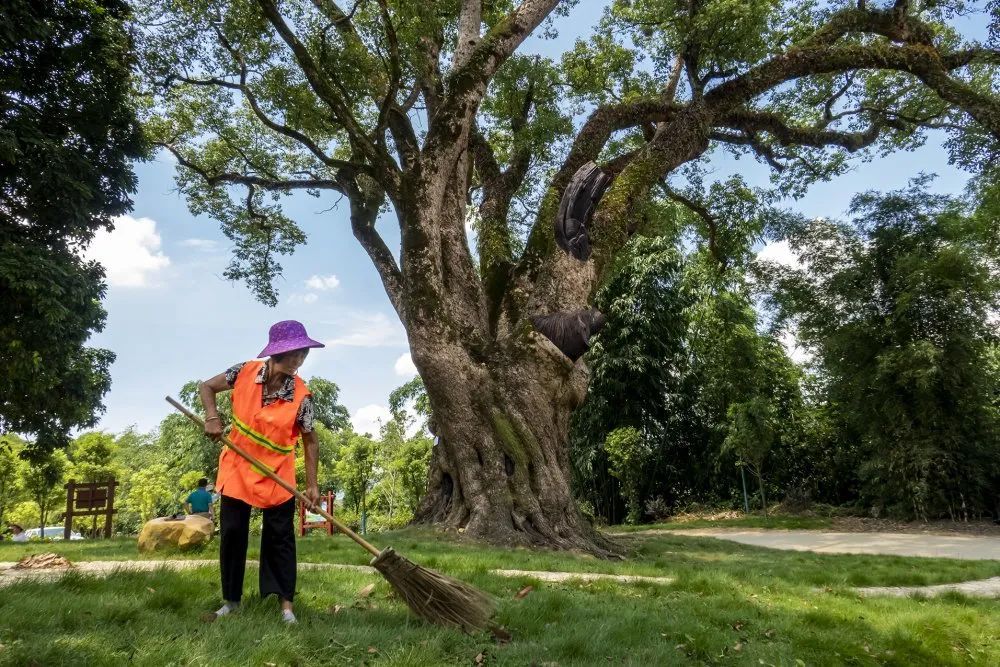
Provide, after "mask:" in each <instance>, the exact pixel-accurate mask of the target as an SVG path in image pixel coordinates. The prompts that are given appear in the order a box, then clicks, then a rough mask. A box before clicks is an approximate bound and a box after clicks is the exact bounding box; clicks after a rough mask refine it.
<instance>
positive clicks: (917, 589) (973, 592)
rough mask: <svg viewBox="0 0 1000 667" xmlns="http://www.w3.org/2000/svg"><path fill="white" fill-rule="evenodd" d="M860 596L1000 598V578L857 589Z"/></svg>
mask: <svg viewBox="0 0 1000 667" xmlns="http://www.w3.org/2000/svg"><path fill="white" fill-rule="evenodd" d="M854 590H855V591H856V592H857V593H858V594H859V595H862V596H864V597H876V596H880V595H884V596H889V597H894V598H905V597H910V596H911V595H925V596H927V597H935V596H937V595H941V594H942V593H961V594H962V595H969V596H972V597H980V598H995V597H1000V577H991V578H990V579H980V580H979V581H963V582H962V583H960V584H938V585H936V586H873V587H871V588H855V589H854Z"/></svg>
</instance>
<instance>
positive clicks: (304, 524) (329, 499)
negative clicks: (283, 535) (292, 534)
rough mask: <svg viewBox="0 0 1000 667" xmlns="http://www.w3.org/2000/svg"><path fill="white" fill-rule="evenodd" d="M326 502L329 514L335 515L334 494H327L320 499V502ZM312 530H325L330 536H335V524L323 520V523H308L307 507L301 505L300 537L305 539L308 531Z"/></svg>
mask: <svg viewBox="0 0 1000 667" xmlns="http://www.w3.org/2000/svg"><path fill="white" fill-rule="evenodd" d="M324 501H325V502H326V507H327V510H326V511H327V512H329V513H330V514H334V507H333V501H334V495H333V493H325V494H323V495H321V496H320V497H319V502H320V503H323V502H324ZM310 528H325V529H326V532H327V533H328V534H329V535H333V532H334V528H333V524H332V523H330V522H329V521H327V520H326V519H323V520H322V521H306V506H305V505H304V504H303V503H299V537H305V534H306V531H308V530H309V529H310Z"/></svg>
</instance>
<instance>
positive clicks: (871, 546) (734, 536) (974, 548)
mask: <svg viewBox="0 0 1000 667" xmlns="http://www.w3.org/2000/svg"><path fill="white" fill-rule="evenodd" d="M664 533H665V534H671V535H690V536H693V537H714V538H717V539H720V540H731V541H733V542H739V543H740V544H750V545H753V546H757V547H768V548H770V549H788V550H791V551H812V552H815V553H821V554H876V555H884V556H924V557H929V558H958V559H961V560H1000V537H992V536H982V535H935V534H924V533H830V532H826V531H818V530H754V529H745V530H744V529H726V528H692V529H689V530H670V531H664Z"/></svg>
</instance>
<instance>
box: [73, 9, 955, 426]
mask: <svg viewBox="0 0 1000 667" xmlns="http://www.w3.org/2000/svg"><path fill="white" fill-rule="evenodd" d="M603 5H604V3H602V2H592V1H589V0H588V1H585V2H582V3H580V4H579V5H578V7H577V8H576V9H574V10H573V13H572V16H571V17H569V18H568V19H560V20H559V21H558V22H557V24H556V27H557V29H558V30H559V33H560V36H559V38H558V39H556V40H552V41H543V40H541V39H535V38H533V39H532V40H530V41H529V43H528V44H527V45H526V46H527V48H526V49H525V50H526V51H529V52H536V53H540V54H543V55H547V56H552V57H557V56H558V54H559V53H561V52H563V51H565V50H567V49H568V48H570V47H571V46H572V43H573V40H574V39H576V38H577V37H581V36H586V35H588V34H590V33H591V32H592V29H593V26H594V25H595V24H596V23H597V20H598V18H599V16H600V12H601V10H602V7H603ZM715 167H716V168H717V175H718V176H719V177H720V178H723V177H725V176H726V175H728V174H730V173H734V172H738V173H742V174H743V176H744V177H745V178H746V179H747V180H748V181H749V182H750V183H752V184H756V185H762V186H766V185H767V183H768V170H767V169H765V168H764V167H762V166H760V165H758V164H757V163H756V162H754V161H753V160H751V159H747V158H744V159H743V160H740V161H738V162H737V161H733V160H732V159H730V158H726V157H721V158H719V159H717V160H716V161H715ZM920 171H929V172H936V173H938V174H939V179H938V180H937V182H936V184H935V187H936V189H938V190H940V191H944V192H956V193H957V192H959V191H961V189H962V187H963V186H964V184H965V180H966V178H967V175H965V174H963V173H961V172H959V171H957V170H956V169H954V168H953V167H950V166H949V165H948V164H947V156H946V155H945V153H944V151H943V150H942V149H941V147H940V145H939V144H938V143H937V142H936V141H934V140H932V141H930V142H928V145H927V146H925V147H924V148H922V149H920V150H918V151H916V152H914V153H908V154H897V155H894V156H890V157H889V158H885V159H881V160H876V161H875V162H873V163H870V164H859V165H857V166H856V168H855V169H854V170H853V171H852V172H851V173H849V174H847V175H845V176H843V177H841V178H838V179H837V180H835V181H833V182H830V183H824V184H820V185H817V186H815V187H814V188H813V189H812V190H811V192H810V193H809V194H808V195H807V196H806V197H805V198H804V199H802V200H800V201H797V202H788V205H789V206H791V207H793V208H796V209H798V210H801V211H802V212H803V213H805V214H807V215H810V216H826V217H837V216H842V215H843V214H844V210H845V209H846V207H847V204H848V202H849V200H850V197H851V195H852V194H853V193H855V192H858V191H861V190H867V189H873V188H874V189H880V190H889V189H894V188H899V187H902V186H904V185H905V184H906V182H907V180H908V179H910V178H912V177H913V176H915V175H916V174H917V173H919V172H920ZM136 172H137V174H138V177H139V189H138V192H137V194H136V196H135V208H134V210H133V212H132V214H131V215H130V216H127V217H125V218H124V219H122V220H120V221H119V223H118V225H117V227H116V230H115V231H114V232H112V233H111V234H106V235H102V236H100V237H99V238H98V239H97V240H96V241H95V243H94V245H93V246H92V248H91V250H90V253H91V256H94V257H96V258H98V259H99V260H101V262H102V263H104V264H105V266H106V267H107V269H108V282H109V289H108V296H107V299H106V301H105V307H106V308H107V311H108V321H107V327H106V328H105V330H104V331H103V332H102V333H100V334H98V335H96V336H95V337H94V338H93V339H92V341H91V343H92V344H93V345H96V346H100V347H106V348H108V349H111V350H113V351H114V352H115V353H116V354H117V360H116V361H115V363H114V365H113V366H112V369H111V374H112V388H111V391H110V392H109V394H108V395H107V396H106V398H105V404H106V406H107V412H106V414H105V415H104V416H103V418H102V419H101V421H100V424H99V428H102V429H105V430H109V431H114V432H118V431H121V430H123V429H125V428H127V427H129V426H131V425H134V426H136V427H137V428H139V429H140V430H143V431H147V430H151V429H153V428H155V427H156V425H157V424H158V423H159V421H160V420H161V419H162V418H163V417H164V416H165V415H166V414H167V409H168V407H169V406H167V404H166V403H165V402H164V401H163V397H164V396H165V395H167V394H176V393H177V391H178V390H179V389H180V387H181V385H183V384H184V383H185V382H186V381H188V380H193V379H204V378H207V377H209V376H211V375H214V374H215V373H219V372H221V371H223V370H225V368H226V367H227V366H229V365H230V364H233V363H236V362H240V361H245V360H247V359H251V358H253V357H254V356H255V355H256V354H257V353H258V352H259V351H260V350H261V349H262V348H263V347H264V345H265V344H266V342H267V329H268V327H269V326H270V325H271V324H272V323H273V322H276V321H278V320H283V319H297V320H300V321H302V322H303V323H304V324H305V325H306V328H307V329H308V331H309V334H310V335H311V336H312V337H313V338H316V339H318V340H321V341H324V342H326V343H327V347H326V348H325V349H321V350H314V351H313V353H312V354H311V355H310V357H309V358H308V359H307V361H306V363H305V365H304V366H303V368H302V370H301V371H300V373H301V375H302V376H303V377H305V378H307V379H308V378H309V377H312V376H322V377H325V378H328V379H330V380H333V381H334V382H336V383H337V384H338V385H340V388H341V399H342V402H343V403H344V404H345V405H346V406H347V408H348V409H349V410H350V412H351V414H352V416H353V419H354V422H355V426H356V428H359V429H360V430H369V431H373V432H374V431H375V430H376V429H377V426H376V423H377V420H378V419H379V418H384V417H385V416H386V415H387V413H388V410H387V408H386V407H385V406H386V405H387V403H388V394H389V392H390V391H392V389H394V388H395V387H397V386H399V385H401V384H403V383H404V382H406V381H407V380H409V379H410V378H411V377H413V373H414V371H413V367H412V363H410V362H409V360H408V357H407V354H408V350H407V344H406V335H405V332H404V331H403V328H402V326H401V325H400V324H399V322H398V320H397V319H396V316H395V313H394V312H393V310H392V307H391V306H390V305H389V301H388V299H387V298H386V296H385V293H384V291H383V290H382V286H381V283H380V282H379V280H378V276H377V275H376V273H375V270H374V269H373V268H372V266H371V264H370V262H369V260H368V257H367V255H366V254H365V253H364V251H363V250H362V249H361V247H360V245H359V244H358V243H357V242H356V241H355V239H354V237H353V236H352V235H351V231H350V224H349V221H348V218H347V211H346V207H345V206H340V207H337V208H334V204H335V203H336V198H335V197H333V196H326V197H322V198H319V199H315V198H312V197H308V196H305V195H301V196H296V197H292V198H289V199H286V200H285V202H286V209H285V210H286V212H287V213H288V215H289V216H290V217H291V218H292V219H294V220H296V221H297V222H298V223H299V225H300V226H301V227H302V229H303V230H305V231H306V233H307V234H308V243H307V244H306V245H305V246H302V247H300V248H299V250H298V251H297V252H296V253H295V254H294V255H293V256H291V257H287V258H284V261H283V262H282V263H283V265H284V267H285V271H284V277H283V279H282V280H281V281H280V283H279V288H280V291H281V296H280V301H279V304H278V306H277V307H275V308H269V307H266V306H263V305H261V304H260V303H258V302H256V301H255V300H254V299H253V297H252V296H251V295H250V293H249V291H248V290H247V289H246V287H245V286H244V285H243V284H240V283H230V282H229V281H226V280H225V279H223V278H222V272H223V270H224V268H225V266H226V264H227V263H228V259H229V242H228V240H227V239H226V238H225V237H224V236H223V235H222V234H221V233H220V231H219V227H218V224H217V223H215V222H214V221H213V220H211V219H209V218H206V217H195V216H193V215H192V214H191V213H190V212H188V210H187V207H186V204H185V202H184V199H183V197H181V195H180V194H179V193H178V192H177V191H176V188H175V185H174V181H173V178H174V172H175V167H174V164H173V162H172V160H170V159H169V158H168V157H167V156H165V155H160V156H158V158H157V159H156V160H155V161H153V162H148V163H143V164H139V165H137V167H136ZM379 229H380V231H381V232H382V234H383V235H384V237H385V238H386V242H387V243H388V244H389V245H390V247H393V248H398V243H399V236H398V230H397V228H396V223H395V221H394V220H392V219H389V218H386V219H384V220H382V221H380V223H379ZM779 254H780V252H779Z"/></svg>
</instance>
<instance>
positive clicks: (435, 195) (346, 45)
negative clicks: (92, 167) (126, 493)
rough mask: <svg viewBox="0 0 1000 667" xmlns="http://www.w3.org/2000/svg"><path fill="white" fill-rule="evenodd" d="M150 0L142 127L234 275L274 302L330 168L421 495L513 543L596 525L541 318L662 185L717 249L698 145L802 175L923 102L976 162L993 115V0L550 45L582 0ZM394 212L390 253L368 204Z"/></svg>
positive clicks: (881, 7) (685, 14) (581, 381)
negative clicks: (373, 307)
mask: <svg viewBox="0 0 1000 667" xmlns="http://www.w3.org/2000/svg"><path fill="white" fill-rule="evenodd" d="M587 1H588V2H589V1H591V0H587ZM143 4H144V5H146V10H145V11H146V15H145V16H144V17H143V18H142V20H141V21H140V23H139V25H138V31H139V32H140V33H141V35H142V37H141V39H142V43H143V50H144V53H143V75H144V77H143V78H144V81H145V83H146V85H147V86H148V89H149V92H150V94H151V95H153V96H154V98H153V99H154V104H153V105H152V106H151V108H152V109H153V112H151V115H150V119H149V124H148V127H149V130H150V132H151V133H152V134H153V136H154V138H155V140H156V141H157V142H158V143H159V145H161V146H162V147H163V148H165V149H166V150H168V151H170V152H171V153H173V155H174V156H175V157H176V159H177V161H178V162H179V165H180V167H179V176H178V181H179V183H180V185H181V187H182V189H183V190H184V191H185V192H186V193H187V195H188V197H189V200H190V205H191V208H192V209H193V210H195V211H197V212H201V213H208V214H210V215H211V216H213V217H214V218H216V219H218V220H219V221H220V222H221V224H222V226H223V230H224V231H225V233H226V234H227V235H228V236H229V238H230V239H232V241H233V243H234V258H233V262H232V263H231V264H230V266H229V269H228V272H227V275H228V276H229V277H230V278H233V279H242V280H246V281H247V282H248V283H249V285H250V287H251V288H252V289H253V290H254V291H255V293H256V294H257V295H258V296H259V297H260V298H262V299H263V300H264V301H267V302H272V303H273V302H274V300H275V293H274V291H273V288H272V285H271V283H272V279H273V278H274V277H275V276H277V275H278V274H279V273H280V271H281V267H280V265H279V264H278V261H277V260H278V259H280V256H281V255H283V254H287V253H288V252H290V251H291V250H292V249H293V248H294V246H295V245H296V244H298V243H301V242H303V240H304V238H305V237H304V234H303V232H302V231H300V229H299V228H298V227H297V226H296V224H295V223H294V221H292V220H290V219H288V218H287V217H286V216H285V215H283V214H282V210H281V208H280V198H281V197H282V196H285V195H290V194H292V193H295V192H297V191H306V192H309V193H313V194H317V193H320V192H322V191H333V192H336V193H339V195H340V196H342V199H343V200H344V201H345V202H346V204H347V205H349V208H350V220H351V228H352V231H353V233H354V236H355V237H356V238H357V240H358V241H359V242H360V243H361V245H362V246H363V248H364V249H365V250H366V251H367V253H368V255H369V256H370V257H371V260H372V263H373V265H374V266H375V268H376V270H377V271H378V273H379V275H380V276H381V279H382V283H383V284H384V286H385V291H386V294H387V295H388V297H389V301H390V302H391V303H392V306H393V308H394V309H395V310H396V312H397V313H398V315H399V318H400V320H401V322H402V324H403V326H404V327H405V329H406V332H407V334H408V336H409V342H410V347H411V350H412V356H413V361H414V363H415V364H416V366H417V368H418V370H419V371H420V375H421V377H422V378H423V380H424V383H425V384H426V388H427V392H428V396H429V398H430V403H431V407H432V409H433V414H434V417H435V423H436V429H437V432H438V435H440V436H441V441H440V445H439V446H437V447H435V450H434V454H433V459H432V462H431V471H430V479H429V482H428V483H429V486H428V493H427V495H426V497H425V501H424V504H423V507H422V509H421V514H420V516H421V517H422V518H423V519H424V520H427V521H434V522H438V523H441V524H444V525H447V526H455V527H459V526H460V527H464V528H465V529H466V532H467V533H468V534H471V535H476V536H483V537H487V538H490V539H495V540H502V541H506V542H510V543H522V544H523V543H540V544H548V545H554V546H558V547H564V548H583V549H588V550H592V551H600V550H602V549H603V548H605V547H606V545H603V544H602V542H601V540H600V538H599V537H597V536H596V535H595V534H594V533H593V531H591V530H590V529H589V527H588V526H587V525H586V522H585V521H584V520H582V519H581V516H580V514H579V512H578V511H577V508H576V505H575V504H574V501H573V499H572V497H571V495H570V489H569V484H568V477H569V470H568V468H569V465H568V457H567V433H568V427H569V418H570V414H571V412H572V410H573V409H574V407H576V406H577V405H578V404H579V403H580V402H581V401H582V399H583V398H584V395H585V392H586V388H587V370H586V367H585V365H584V363H583V362H582V361H573V359H572V358H571V356H572V357H575V356H577V355H576V354H573V355H570V356H567V355H565V354H563V353H562V352H560V350H559V349H558V348H557V347H556V346H555V345H553V344H552V343H551V342H550V341H549V339H547V338H545V337H543V336H542V335H540V334H539V333H538V332H537V331H536V329H535V325H534V324H533V323H534V322H537V321H538V318H539V316H549V315H554V314H559V313H576V312H580V311H585V310H586V309H587V308H588V307H589V304H590V302H591V299H592V297H593V295H594V293H595V290H596V288H597V286H598V285H599V284H600V283H601V281H602V278H603V277H605V276H606V275H607V274H608V271H609V270H610V269H611V267H612V266H613V264H614V261H613V260H614V259H615V257H616V255H617V254H618V253H619V251H620V250H621V249H622V247H623V245H624V244H625V243H626V241H627V240H628V239H629V237H630V236H631V235H634V234H637V233H644V232H645V230H646V229H648V228H655V227H656V224H654V223H660V224H662V223H663V218H664V216H665V215H666V217H668V218H669V217H670V214H669V207H670V206H675V207H679V208H685V207H686V208H688V209H691V210H692V211H694V212H695V213H696V215H695V216H693V217H692V218H691V219H693V220H695V221H696V222H695V224H694V225H693V228H694V229H695V230H696V231H697V232H700V233H701V235H702V241H703V242H704V243H705V244H707V247H708V248H709V249H710V250H711V248H712V247H713V244H714V243H715V235H716V232H717V230H716V228H715V226H714V223H713V216H712V211H711V204H710V203H707V202H704V201H699V200H698V199H697V193H696V192H694V191H693V189H692V188H690V187H688V184H687V179H688V178H689V177H690V175H691V174H692V173H694V171H695V170H692V168H691V165H692V164H697V163H698V162H699V161H702V160H704V159H705V157H706V156H707V155H708V153H709V152H710V151H711V150H713V148H715V147H723V148H725V149H728V150H732V151H735V152H746V153H747V154H749V155H751V156H753V157H755V158H756V159H758V160H760V161H761V162H762V163H765V164H767V165H770V166H771V167H773V169H774V172H775V174H776V187H779V188H785V189H786V190H785V191H787V192H790V193H793V194H794V193H796V192H799V191H801V188H802V187H804V186H806V185H808V183H809V182H811V181H814V180H817V179H822V178H827V177H830V176H831V175H835V174H837V173H839V172H840V171H841V170H842V169H844V168H845V164H846V160H845V157H846V156H847V155H848V154H851V153H860V154H861V155H869V154H872V153H881V152H886V151H890V150H894V149H903V150H905V149H907V148H912V147H913V146H916V145H919V143H920V142H921V141H922V140H923V138H924V136H925V133H926V132H928V131H929V130H930V129H931V128H934V129H937V130H940V131H944V132H950V133H952V136H951V140H950V144H949V145H950V147H951V150H952V152H953V156H954V157H955V159H957V160H960V161H963V162H964V163H967V164H969V165H971V166H982V165H984V164H988V163H989V161H990V160H989V154H990V153H991V152H992V149H993V147H994V146H995V145H996V143H995V142H996V140H997V138H1000V97H998V96H996V95H995V94H994V90H993V88H994V86H995V82H996V76H995V73H996V70H995V66H996V64H997V63H998V62H1000V52H998V51H997V50H996V49H995V48H994V46H993V45H992V43H991V41H992V37H991V39H990V40H987V41H986V42H984V43H978V42H973V41H970V40H968V39H966V38H964V37H963V36H962V35H961V34H960V32H959V31H958V29H957V28H956V27H954V25H956V24H958V23H961V25H972V24H971V23H970V22H969V21H968V20H967V14H968V13H969V12H973V11H977V10H978V11H980V12H983V17H981V18H982V20H981V21H980V22H979V25H980V26H984V25H986V24H988V23H989V22H990V20H992V19H993V18H995V17H996V16H997V13H998V12H1000V10H998V9H997V7H996V4H997V3H994V2H990V3H974V2H961V1H958V0H949V1H944V0H941V1H940V2H932V1H930V0H923V1H921V0H896V1H895V2H875V1H873V0H872V1H869V2H866V1H865V0H852V1H851V2H846V1H835V2H833V1H831V2H823V1H813V2H782V1H781V0H761V1H760V2H746V1H745V0H645V1H644V2H638V1H632V0H615V1H614V2H612V3H610V7H609V10H608V12H607V13H606V15H605V17H604V19H603V23H602V26H601V27H600V29H599V30H598V31H597V33H596V35H595V36H594V37H593V38H591V39H590V41H586V42H585V41H581V42H578V43H577V44H576V45H575V46H574V48H573V49H572V50H571V51H570V52H569V53H567V54H566V55H565V56H564V57H563V58H562V60H561V61H560V62H553V61H550V60H547V59H544V58H540V57H530V56H524V55H520V54H519V53H518V51H519V49H521V48H522V45H523V44H524V42H525V40H526V38H528V36H529V35H531V34H532V33H533V32H535V31H539V32H542V31H547V30H548V29H549V28H551V21H552V19H553V17H556V16H560V15H566V14H568V15H569V20H572V17H573V14H574V12H576V11H578V9H577V3H575V2H572V1H569V0H564V1H563V2H560V1H559V0H522V1H521V2H520V3H516V2H514V1H513V0H486V1H483V0H435V1H429V0H428V1H424V2H416V1H414V0H344V1H343V2H340V1H335V0H283V1H281V2H278V1H276V0H188V1H185V2H180V1H177V0H161V1H160V2H155V3H143ZM150 4H151V5H152V6H150ZM990 34H991V35H993V34H994V33H993V32H991V33H990ZM591 161H594V162H596V163H597V164H598V165H599V166H600V167H601V168H602V169H603V170H604V171H605V172H607V174H609V175H610V176H611V177H613V180H612V182H611V185H610V188H609V189H608V190H607V191H606V193H605V194H604V196H603V198H602V199H601V200H600V203H599V205H598V207H597V210H596V213H595V214H594V216H593V218H592V219H590V220H587V219H586V217H587V216H584V218H585V219H583V220H581V221H580V222H583V223H585V224H586V230H585V231H584V232H583V233H585V234H586V235H587V239H586V240H587V241H588V242H589V243H585V244H584V246H586V245H589V247H590V248H591V249H592V252H589V253H588V252H578V253H576V254H575V255H574V254H569V253H568V252H566V251H564V250H563V247H564V246H567V245H572V247H576V248H579V247H580V246H579V242H580V241H581V239H582V237H581V236H577V237H576V238H575V239H573V244H567V243H564V242H562V239H559V241H560V242H559V243H557V238H556V232H555V223H556V217H557V212H558V211H559V205H560V201H561V200H562V198H563V195H564V191H565V190H566V189H567V186H568V185H570V184H571V182H573V177H574V175H575V174H577V172H578V171H579V170H580V169H581V167H583V166H585V165H586V164H587V163H589V162H591ZM695 178H698V177H697V175H695ZM574 185H575V184H574ZM577 203H579V202H577ZM583 208H586V207H585V206H584V207H583ZM577 210H579V207H578V208H577ZM385 211H391V212H392V214H393V216H394V217H395V219H396V220H397V221H398V224H399V230H400V236H401V250H400V252H399V253H398V256H397V255H396V254H395V253H394V252H392V251H391V249H390V248H389V247H388V246H387V244H386V243H385V242H384V241H383V238H382V236H381V235H380V233H379V231H378V230H377V229H376V224H375V223H376V219H377V218H378V216H379V214H380V212H385ZM665 212H666V213H665ZM577 217H579V216H577ZM681 219H683V216H682V217H681ZM469 220H472V221H473V224H474V227H475V230H476V235H475V239H476V241H475V242H474V243H473V244H471V245H472V246H474V247H470V242H469V236H468V234H467V232H466V223H467V221H469ZM569 227H570V228H571V230H572V229H573V228H575V229H576V231H577V232H578V233H579V232H580V230H579V225H577V224H576V223H574V224H573V225H569ZM574 244H575V245H574ZM567 321H570V320H569V319H568V320H567ZM573 321H576V322H577V323H578V325H579V326H583V325H585V324H587V323H588V322H590V319H589V318H588V317H579V318H575V319H573ZM570 323H572V322H570ZM577 333H579V334H580V335H581V336H582V337H583V338H582V340H584V341H585V334H586V333H587V332H586V331H581V332H577ZM577 342H578V343H579V342H580V341H577ZM577 347H579V345H577Z"/></svg>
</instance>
